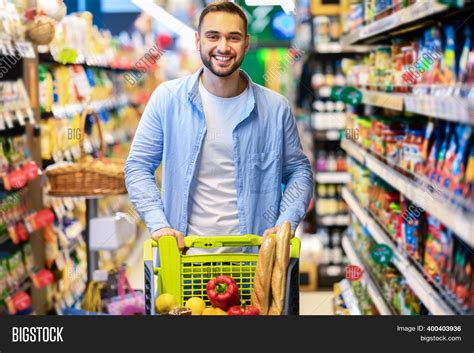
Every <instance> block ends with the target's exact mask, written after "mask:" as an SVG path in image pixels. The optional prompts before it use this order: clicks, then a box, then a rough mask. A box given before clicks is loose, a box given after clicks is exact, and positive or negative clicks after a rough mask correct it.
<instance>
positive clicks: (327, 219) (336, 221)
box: [318, 214, 351, 227]
mask: <svg viewBox="0 0 474 353" xmlns="http://www.w3.org/2000/svg"><path fill="white" fill-rule="evenodd" d="M318 223H319V224H320V225H323V226H328V227H330V226H348V225H349V224H351V217H350V215H348V214H340V215H326V216H318Z"/></svg>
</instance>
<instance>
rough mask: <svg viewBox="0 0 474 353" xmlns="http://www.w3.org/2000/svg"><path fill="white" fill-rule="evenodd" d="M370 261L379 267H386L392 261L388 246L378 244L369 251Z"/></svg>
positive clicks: (391, 252) (391, 253)
mask: <svg viewBox="0 0 474 353" xmlns="http://www.w3.org/2000/svg"><path fill="white" fill-rule="evenodd" d="M370 254H371V255H372V259H373V260H374V261H375V263H377V264H379V265H388V264H389V263H390V262H391V261H392V259H393V251H392V249H390V247H389V246H388V245H385V244H378V245H376V246H374V247H373V248H372V250H371V251H370Z"/></svg>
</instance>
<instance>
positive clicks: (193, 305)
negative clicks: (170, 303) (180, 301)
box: [184, 297, 206, 315]
mask: <svg viewBox="0 0 474 353" xmlns="http://www.w3.org/2000/svg"><path fill="white" fill-rule="evenodd" d="M184 307H185V308H188V309H191V311H192V313H193V315H201V314H202V312H203V311H204V309H205V308H206V303H205V302H204V300H202V299H201V298H197V297H193V298H189V299H188V300H187V301H186V304H184Z"/></svg>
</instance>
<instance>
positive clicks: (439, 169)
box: [434, 122, 454, 184]
mask: <svg viewBox="0 0 474 353" xmlns="http://www.w3.org/2000/svg"><path fill="white" fill-rule="evenodd" d="M453 126H454V124H452V123H449V122H448V123H447V124H446V128H445V133H444V139H443V142H442V144H441V147H440V149H439V153H438V156H437V162H436V172H435V174H434V180H435V181H436V182H437V183H438V184H439V183H440V182H441V178H442V175H443V172H444V165H445V161H446V151H447V150H448V147H449V145H450V142H451V139H452V138H454V137H453V136H454V133H453Z"/></svg>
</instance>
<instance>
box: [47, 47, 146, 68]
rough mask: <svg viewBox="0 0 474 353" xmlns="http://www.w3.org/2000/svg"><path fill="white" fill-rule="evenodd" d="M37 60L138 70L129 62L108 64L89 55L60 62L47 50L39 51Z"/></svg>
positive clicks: (50, 62)
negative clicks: (125, 63) (72, 61)
mask: <svg viewBox="0 0 474 353" xmlns="http://www.w3.org/2000/svg"><path fill="white" fill-rule="evenodd" d="M39 61H40V62H42V63H48V64H57V65H82V66H87V67H93V68H98V69H104V70H117V71H138V69H136V68H135V67H133V65H131V64H130V63H129V64H128V65H122V66H120V65H115V66H114V65H110V64H104V60H100V59H98V57H96V58H94V57H89V58H84V57H81V58H79V59H78V60H76V61H75V62H74V63H66V64H64V63H61V62H59V61H57V60H56V59H55V58H54V57H53V55H52V54H51V53H50V52H49V51H47V52H40V53H39Z"/></svg>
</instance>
